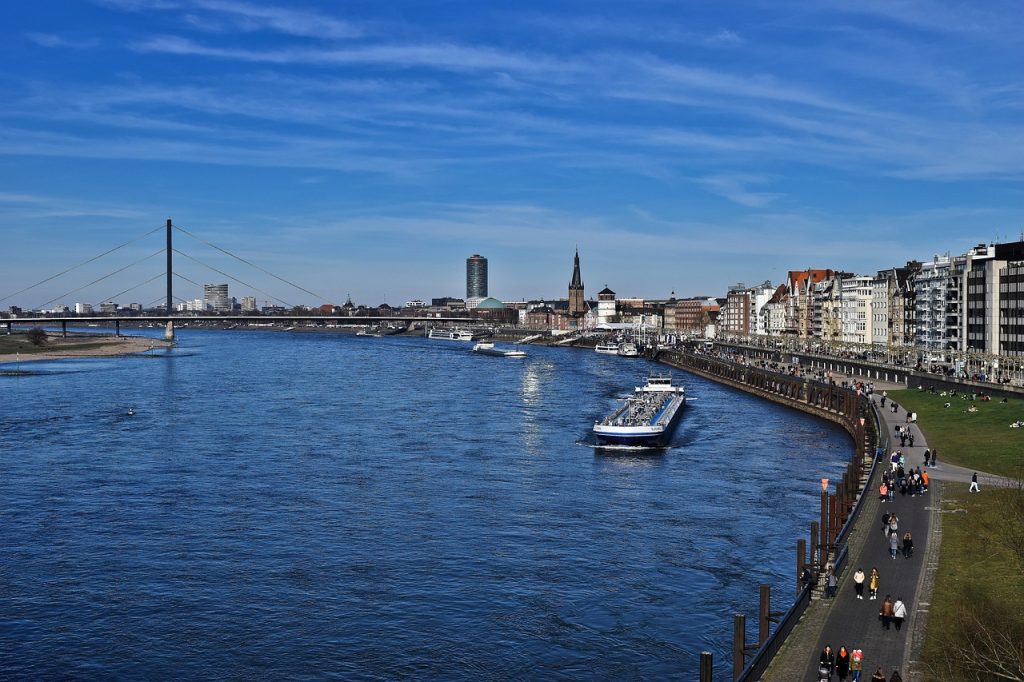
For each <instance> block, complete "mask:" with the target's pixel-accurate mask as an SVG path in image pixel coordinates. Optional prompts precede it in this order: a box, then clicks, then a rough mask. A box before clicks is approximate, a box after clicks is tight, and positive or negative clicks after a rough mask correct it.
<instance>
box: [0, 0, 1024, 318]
mask: <svg viewBox="0 0 1024 682" xmlns="http://www.w3.org/2000/svg"><path fill="white" fill-rule="evenodd" d="M64 10H65V11H63V12H47V13H46V14H45V15H44V14H43V13H42V12H39V11H33V10H32V8H31V7H30V6H28V5H22V6H14V7H12V8H11V9H10V11H9V17H8V21H7V22H5V26H4V27H3V28H2V29H0V30H2V31H3V35H4V38H5V40H4V45H3V47H2V48H0V49H2V50H3V51H4V53H5V57H6V59H5V63H6V64H8V65H9V66H8V67H7V68H6V69H5V70H4V81H5V84H6V85H7V90H8V93H9V94H8V97H7V98H6V100H5V103H4V104H3V105H0V116H2V117H3V120H4V122H5V126H4V132H3V133H2V134H0V173H2V176H0V177H3V180H4V190H3V192H0V230H2V234H3V235H4V237H5V239H4V245H5V249H4V253H5V254H6V255H7V256H8V260H7V262H5V264H4V267H3V269H2V270H0V296H2V295H5V294H8V293H10V292H12V291H16V290H18V289H20V288H22V286H26V285H27V284H29V283H32V282H36V281H38V280H40V279H42V278H43V277H46V276H48V275H50V274H53V272H56V271H59V270H61V269H63V268H65V267H68V266H70V265H72V264H74V263H77V262H80V261H81V260H84V259H85V258H88V257H90V256H93V255H95V254H96V253H99V252H101V251H103V250H105V249H107V248H110V247H112V246H114V245H116V244H119V243H122V242H123V241H126V240H127V239H129V238H132V237H134V236H137V235H138V234H141V233H144V232H146V231H148V230H149V229H151V228H154V227H157V226H159V225H160V224H161V222H162V221H163V220H164V219H165V218H166V217H167V216H172V217H173V218H174V220H175V223H176V224H181V225H183V226H185V227H186V228H188V229H189V230H191V231H193V232H194V233H196V234H198V235H201V236H203V237H204V238H206V239H209V240H210V241H211V242H213V243H216V244H218V245H220V246H222V247H225V248H227V249H230V250H232V251H234V252H236V253H239V254H240V255H242V256H244V257H245V258H247V259H249V260H251V261H252V262H254V263H257V264H258V265H260V266H262V267H265V268H267V269H269V270H271V271H273V272H275V273H276V274H280V275H282V276H283V277H285V278H287V279H289V280H291V281H294V282H296V283H298V284H301V285H302V286H303V287H306V288H308V289H310V290H312V291H315V292H317V293H318V294H320V295H321V296H322V298H323V300H322V301H320V300H316V299H314V298H313V297H311V296H310V295H308V294H306V293H302V292H296V291H294V290H293V291H291V292H289V291H288V290H287V288H286V287H281V286H280V285H279V284H275V285H273V286H271V284H268V283H267V282H266V280H265V279H260V277H261V275H259V273H252V280H253V281H254V283H257V285H259V286H263V287H267V288H268V290H270V291H271V292H272V293H275V294H276V295H281V296H282V297H285V296H289V297H291V298H294V299H295V302H296V303H302V304H309V305H313V304H318V303H321V302H328V301H331V302H341V301H344V299H345V296H346V294H347V293H349V292H351V294H352V296H353V298H354V299H355V300H358V301H363V302H366V303H373V304H376V303H379V302H381V301H384V300H387V301H388V302H390V303H392V304H396V303H397V304H401V302H403V301H405V300H410V299H413V298H423V297H425V296H430V295H438V296H441V295H457V294H458V292H460V291H461V290H462V289H463V287H464V282H463V278H464V270H463V267H462V263H464V259H465V258H466V257H467V256H468V255H470V254H472V253H485V254H487V255H488V258H489V259H490V260H491V261H492V263H493V268H492V270H491V273H490V289H491V291H492V292H495V293H496V294H497V295H498V297H499V298H504V299H507V300H511V299H520V298H551V297H555V296H558V297H562V296H564V295H565V277H566V271H567V265H566V263H567V262H568V263H570V264H571V254H572V251H573V249H574V247H575V246H576V245H577V244H578V245H579V248H580V252H581V256H582V258H583V269H584V272H585V277H586V279H587V280H588V281H590V282H593V283H595V284H598V283H600V284H604V283H607V284H609V285H610V286H611V287H612V288H613V289H615V290H616V291H618V292H620V293H621V294H622V295H626V296H641V297H648V298H665V297H667V296H668V295H669V293H670V292H671V291H676V292H678V293H681V294H682V295H700V294H708V295H718V294H720V293H722V292H724V291H725V290H726V288H727V286H728V285H729V284H731V283H734V282H735V281H737V280H744V281H747V282H755V281H763V280H765V279H769V280H771V281H772V282H774V283H776V284H777V283H779V282H780V281H781V280H782V279H783V278H784V276H785V274H786V272H787V271H788V270H791V269H798V268H808V267H825V268H829V267H837V268H844V269H850V270H853V271H856V272H860V273H864V274H871V273H872V272H874V271H875V270H878V269H881V268H885V267H890V266H892V265H896V264H899V263H903V262H905V261H907V260H911V259H918V260H921V259H927V258H930V257H931V256H932V255H933V254H935V253H945V252H947V251H948V252H954V253H959V252H962V251H964V250H965V249H967V248H969V247H971V246H973V245H975V244H977V243H979V242H993V241H999V240H1003V241H1009V240H1014V239H1017V238H1018V236H1019V234H1020V231H1021V228H1022V227H1024V220H1022V217H1021V211H1020V207H1021V203H1022V202H1021V199H1022V194H1024V192H1022V188H1021V183H1020V181H1021V179H1022V177H1024V159H1022V158H1021V155H1020V154H1019V152H1018V151H1017V150H1019V149H1020V148H1022V147H1024V124H1022V122H1021V117H1020V113H1021V110H1022V109H1024V91H1022V90H1021V88H1020V86H1019V84H1017V83H1016V82H1015V80H1014V77H1015V76H1014V74H1015V73H1016V69H1017V65H1018V64H1019V63H1020V62H1021V61H1022V58H1024V50H1022V39H1021V37H1020V36H1021V35H1022V32H1021V31H1020V28H1021V27H1022V25H1024V13H1022V12H1021V10H1020V9H1019V8H1018V7H1017V6H1016V5H1015V4H1013V3H1009V2H1003V3H987V4H986V5H985V6H983V7H972V6H963V5H958V4H953V3H944V2H908V3H883V2H859V3H843V2H829V3H821V4H818V5H815V6H813V7H805V6H803V5H802V4H799V3H788V2H783V3H772V4H771V5H758V4H753V5H752V4H749V3H744V4H743V5H742V6H741V5H735V6H733V5H731V4H729V3H722V4H714V5H693V6H690V7H688V8H678V7H673V6H671V5H659V4H657V3H650V4H644V5H640V6H630V7H629V8H628V9H627V8H623V7H619V6H617V5H615V4H612V3H608V4H602V3H595V4H592V5H588V6H587V7H586V8H585V9H583V8H581V7H579V6H575V5H568V4H559V5H549V4H544V5H541V4H522V5H517V6H516V8H515V9H491V8H483V7H479V6H477V5H474V4H469V3H458V2H456V3H448V4H446V5H444V7H443V8H437V7H430V8H427V7H423V6H419V5H416V4H412V3H410V4H399V5H394V6H389V7H387V8H381V7H379V6H377V5H374V4H369V3H365V4H364V3H351V4H347V5H345V6H344V7H343V8H341V7H318V6H316V5H314V4H302V5H297V4H287V5H286V4H284V3H277V4H274V3H256V2H241V1H236V0H166V1H165V2H161V3H158V4H155V5H150V4H147V3H142V2H138V1H137V0H102V1H100V0H98V1H97V2H91V3H68V4H67V5H66V6H65V8H64ZM13 65H16V66H13ZM159 238H160V235H159V234H157V235H155V236H154V238H153V244H152V245H150V244H149V242H148V241H147V242H143V243H140V244H138V245H133V246H132V247H131V248H129V249H126V250H125V252H124V255H125V258H124V259H123V260H121V261H118V262H117V265H123V264H126V263H130V262H132V261H135V260H138V259H141V258H143V257H144V256H146V255H147V254H148V253H150V252H152V251H155V250H156V249H158V248H159V247H160V243H159ZM183 243H184V240H183ZM195 247H200V248H201V245H198V244H196V243H192V244H189V248H195ZM182 248H185V247H184V246H183V247H182ZM202 257H203V258H204V259H205V260H206V262H208V263H210V264H211V265H214V266H217V267H223V266H224V265H225V264H226V263H229V261H227V260H225V257H224V256H223V255H222V254H218V253H216V252H212V251H210V250H206V251H205V252H204V254H203V256H202ZM156 261H159V258H157V259H154V260H153V261H150V262H148V263H146V264H144V265H143V266H140V267H139V268H138V269H133V270H132V271H131V272H129V273H126V274H125V275H124V276H123V277H121V276H118V277H116V278H112V279H111V280H109V281H107V282H105V284H110V285H111V286H110V287H109V289H103V288H97V289H96V290H95V291H94V290H88V291H85V292H83V294H82V296H81V297H80V300H86V301H92V302H95V303H99V302H100V301H101V300H103V299H104V297H105V296H107V295H108V294H109V293H112V292H117V291H121V290H122V289H124V288H127V287H128V286H132V285H135V284H137V283H138V282H140V281H143V280H145V279H147V278H148V277H150V276H152V275H156V274H158V273H159V271H160V264H159V263H158V262H156ZM179 263H181V266H182V270H183V272H182V274H186V275H187V276H189V277H190V278H191V279H193V280H195V281H198V282H203V281H208V280H209V278H210V277H211V276H212V275H210V274H209V271H204V270H203V269H202V268H200V267H199V266H197V265H195V264H186V263H185V262H184V261H181V260H179ZM50 264H52V265H53V266H54V267H52V268H51V267H47V266H48V265H50ZM231 265H232V267H235V265H237V264H231ZM147 267H148V268H149V269H148V270H147V269H146V268H147ZM176 269H177V268H176ZM234 271H235V272H237V270H234ZM103 272H104V271H103V270H95V271H93V270H90V268H83V270H82V271H81V273H80V274H81V275H82V278H81V279H79V280H74V281H73V283H75V284H78V283H81V282H87V281H89V278H90V276H91V275H97V276H98V275H100V274H103ZM242 279H245V277H243V278H242ZM62 286H63V285H62V284H60V283H56V284H54V285H53V286H52V287H49V286H44V287H41V288H40V289H39V290H38V296H35V295H33V296H32V297H30V298H26V299H24V300H21V299H19V300H14V301H5V302H3V303H0V305H2V306H6V305H10V304H17V305H25V306H33V305H35V304H37V303H40V302H42V301H46V300H48V299H50V298H52V297H53V296H60V295H61V294H62V293H63V292H64V291H66V290H67V289H62V288H61V287H62ZM176 286H177V285H176ZM180 286H182V287H183V289H182V291H184V290H185V289H184V288H185V287H186V285H184V284H181V285H180ZM597 288H599V287H597ZM232 289H233V290H238V291H239V293H240V295H244V294H246V293H251V292H245V291H243V290H242V289H243V288H242V287H236V286H235V285H234V284H233V285H232ZM150 293H152V295H150ZM33 294H35V292H33ZM159 296H160V283H159V281H157V282H154V283H152V284H151V285H150V287H149V288H148V289H147V288H142V289H140V290H139V291H138V295H134V294H133V295H132V299H133V300H141V301H143V303H144V304H145V303H148V302H149V300H150V299H156V298H158V297H159ZM256 297H257V298H259V299H261V300H262V299H263V298H264V297H263V296H261V295H259V294H256ZM58 302H63V303H66V304H68V305H71V304H73V303H74V302H75V301H74V300H73V299H70V298H69V299H67V300H65V301H58Z"/></svg>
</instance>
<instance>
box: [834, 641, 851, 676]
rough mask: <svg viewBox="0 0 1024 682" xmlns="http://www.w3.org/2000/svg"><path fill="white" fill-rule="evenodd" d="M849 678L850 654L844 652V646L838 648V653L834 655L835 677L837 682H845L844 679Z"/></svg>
mask: <svg viewBox="0 0 1024 682" xmlns="http://www.w3.org/2000/svg"><path fill="white" fill-rule="evenodd" d="M849 676H850V652H849V651H847V650H846V647H845V646H841V647H839V653H837V654H836V677H838V678H839V682H846V678H847V677H849Z"/></svg>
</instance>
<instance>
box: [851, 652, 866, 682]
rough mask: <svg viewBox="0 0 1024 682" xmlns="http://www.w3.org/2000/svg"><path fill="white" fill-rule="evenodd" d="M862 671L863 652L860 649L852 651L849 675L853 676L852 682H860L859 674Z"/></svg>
mask: <svg viewBox="0 0 1024 682" xmlns="http://www.w3.org/2000/svg"><path fill="white" fill-rule="evenodd" d="M863 669H864V652H863V651H862V650H860V649H854V650H853V653H852V654H850V673H851V674H852V676H853V682H860V673H861V671H862V670H863Z"/></svg>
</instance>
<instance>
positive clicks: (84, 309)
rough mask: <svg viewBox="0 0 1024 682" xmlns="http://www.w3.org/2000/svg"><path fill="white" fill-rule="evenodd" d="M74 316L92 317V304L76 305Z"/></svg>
mask: <svg viewBox="0 0 1024 682" xmlns="http://www.w3.org/2000/svg"><path fill="white" fill-rule="evenodd" d="M75 314H77V315H92V304H91V303H76V304H75Z"/></svg>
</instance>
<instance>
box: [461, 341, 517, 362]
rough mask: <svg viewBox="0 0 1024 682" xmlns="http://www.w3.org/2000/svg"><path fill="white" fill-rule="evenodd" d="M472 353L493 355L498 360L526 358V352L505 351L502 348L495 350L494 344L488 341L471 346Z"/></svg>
mask: <svg viewBox="0 0 1024 682" xmlns="http://www.w3.org/2000/svg"><path fill="white" fill-rule="evenodd" d="M473 352H474V353H481V354H483V355H494V356H497V357H499V358H524V357H526V351H522V350H506V349H503V348H495V347H494V344H493V343H491V342H490V341H480V342H479V343H476V344H475V345H474V346H473Z"/></svg>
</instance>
